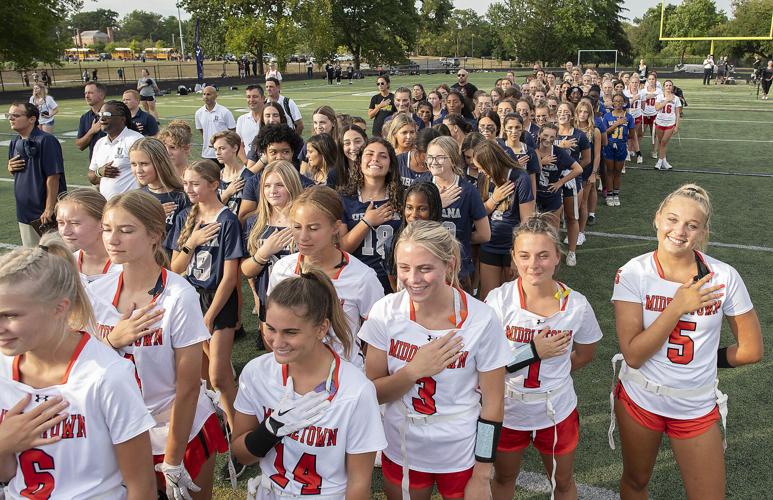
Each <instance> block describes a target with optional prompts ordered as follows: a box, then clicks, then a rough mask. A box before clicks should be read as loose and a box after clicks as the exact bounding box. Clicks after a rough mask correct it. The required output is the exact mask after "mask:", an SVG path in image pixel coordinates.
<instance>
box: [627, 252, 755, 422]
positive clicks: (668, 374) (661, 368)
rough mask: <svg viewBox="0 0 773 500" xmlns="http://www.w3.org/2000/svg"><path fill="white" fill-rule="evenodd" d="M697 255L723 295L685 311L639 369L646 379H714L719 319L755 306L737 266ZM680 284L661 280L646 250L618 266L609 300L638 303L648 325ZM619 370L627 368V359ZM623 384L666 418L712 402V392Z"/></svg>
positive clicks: (696, 411)
mask: <svg viewBox="0 0 773 500" xmlns="http://www.w3.org/2000/svg"><path fill="white" fill-rule="evenodd" d="M696 256H697V258H699V259H700V260H701V261H702V262H703V263H704V264H705V265H706V267H707V268H708V270H709V272H713V273H714V276H713V277H712V278H711V279H710V280H709V282H708V284H707V286H713V285H720V284H724V285H725V289H724V290H723V292H724V293H725V295H724V297H722V298H720V299H719V300H718V301H717V304H716V305H709V306H706V307H703V308H701V309H698V310H697V311H695V312H694V313H687V314H684V315H683V316H682V317H681V318H680V320H679V322H678V323H677V324H676V326H675V327H674V330H673V332H672V333H671V335H670V337H669V338H668V339H667V340H666V341H665V342H664V343H663V345H662V346H661V347H660V350H658V352H656V353H655V354H654V355H653V356H652V357H651V358H650V359H648V360H647V361H646V362H644V364H643V365H642V366H641V368H639V372H640V373H641V374H642V375H644V376H645V377H646V378H647V379H648V380H651V381H652V382H655V383H657V384H661V385H664V386H667V387H672V388H675V389H695V388H697V387H703V386H707V385H713V384H714V380H715V379H716V377H717V348H719V334H720V330H721V329H722V318H723V317H724V315H727V316H738V315H741V314H743V313H745V312H748V311H750V310H751V309H752V308H753V305H752V302H751V299H750V298H749V292H748V291H747V290H746V286H745V285H744V283H743V280H742V279H741V277H740V276H739V275H738V272H737V271H736V270H735V269H733V268H732V267H731V266H729V265H728V264H725V263H723V262H720V261H718V260H717V259H714V258H712V257H709V256H708V255H705V254H703V253H700V252H696ZM681 285H682V284H681V283H676V282H673V281H668V280H666V279H665V277H664V275H663V269H662V268H661V267H660V263H659V262H658V254H657V252H650V253H646V254H644V255H640V256H639V257H636V258H634V259H631V260H630V261H628V262H627V263H626V264H625V265H624V266H623V267H622V268H620V269H619V270H618V271H617V276H616V277H615V287H614V292H613V293H612V301H613V302H614V301H621V302H635V303H637V304H641V307H642V319H643V325H642V326H643V328H644V329H646V328H648V327H649V326H650V325H651V324H652V323H653V322H654V321H655V320H656V319H657V318H658V316H660V313H661V312H663V310H665V308H666V306H668V304H669V303H670V302H671V300H673V297H674V295H675V294H676V291H677V289H678V288H679V287H680V286H681ZM622 369H623V370H625V369H627V365H626V364H625V361H624V362H623V368H622ZM623 385H624V386H625V390H626V392H627V393H628V395H629V396H630V397H631V399H632V400H633V401H634V402H635V403H636V404H637V405H639V406H641V407H642V408H644V409H645V410H649V411H651V412H653V413H656V414H658V415H662V416H665V417H671V418H678V419H690V418H698V417H701V416H703V415H705V414H707V413H708V412H710V411H711V410H712V409H713V408H714V405H715V404H716V398H715V395H714V394H713V393H707V394H706V395H703V396H697V397H690V398H674V397H665V396H658V395H656V394H653V393H651V392H647V391H646V390H644V388H642V387H641V386H640V385H638V384H635V383H625V382H623Z"/></svg>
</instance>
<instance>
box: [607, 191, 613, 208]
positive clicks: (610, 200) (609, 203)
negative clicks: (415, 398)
mask: <svg viewBox="0 0 773 500" xmlns="http://www.w3.org/2000/svg"><path fill="white" fill-rule="evenodd" d="M607 206H608V207H614V206H615V197H614V196H612V195H611V194H608V195H607Z"/></svg>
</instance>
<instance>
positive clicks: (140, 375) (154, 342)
mask: <svg viewBox="0 0 773 500" xmlns="http://www.w3.org/2000/svg"><path fill="white" fill-rule="evenodd" d="M161 286H162V290H161V292H160V293H159V294H158V295H156V296H155V297H154V298H153V301H154V302H155V304H156V305H157V306H158V307H160V308H163V309H164V311H165V312H164V315H163V317H162V318H161V320H160V321H159V322H158V323H157V324H156V325H154V327H153V330H152V331H151V333H149V334H147V335H145V336H144V337H142V338H141V339H138V340H137V341H136V342H134V344H131V345H128V346H126V347H122V348H120V349H118V354H119V355H121V356H123V357H124V358H126V359H128V360H130V361H132V362H133V363H134V367H135V374H134V376H133V377H132V380H135V381H136V383H137V385H138V386H139V388H140V391H141V393H142V399H143V400H144V401H145V406H146V407H147V409H148V411H149V412H150V413H151V415H153V418H154V419H155V421H156V426H155V427H154V428H153V429H151V431H150V442H151V445H152V447H153V454H154V455H162V454H163V453H164V448H165V447H166V441H167V435H168V433H169V421H170V419H171V416H172V415H171V413H172V407H173V406H174V401H175V395H176V381H177V376H176V371H175V366H176V364H175V349H180V348H183V347H187V346H190V345H193V344H197V343H199V342H203V341H205V340H209V338H210V334H209V331H207V327H206V326H205V325H204V318H203V316H202V314H201V307H200V306H199V295H198V293H196V290H195V289H194V288H193V286H191V285H190V284H189V283H188V282H187V281H186V280H185V279H184V278H182V277H181V276H179V275H177V274H175V273H173V272H171V271H167V270H166V269H162V271H161ZM122 287H123V273H120V274H111V275H108V276H106V277H104V278H102V279H99V280H97V281H95V282H93V283H91V284H90V285H89V286H88V288H87V289H86V291H87V293H88V294H89V298H90V299H91V303H92V305H93V307H94V316H95V318H96V322H97V334H98V335H99V336H101V337H104V336H105V335H107V334H108V333H110V331H111V330H112V329H113V328H114V327H115V325H116V324H117V323H118V322H119V321H120V320H121V312H119V311H118V309H116V305H117V304H118V299H119V297H120V294H121V288H122ZM212 413H214V409H213V407H212V403H211V402H210V400H209V398H207V396H206V395H205V394H204V392H203V390H200V391H199V399H198V403H197V404H196V413H195V416H194V418H193V425H192V426H191V430H190V434H189V436H188V441H190V440H191V439H193V438H194V437H195V436H196V434H198V433H199V431H200V430H201V428H202V427H203V425H204V422H205V421H206V420H207V418H209V416H210V415H212Z"/></svg>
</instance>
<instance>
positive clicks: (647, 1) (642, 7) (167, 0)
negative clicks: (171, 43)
mask: <svg viewBox="0 0 773 500" xmlns="http://www.w3.org/2000/svg"><path fill="white" fill-rule="evenodd" d="M714 1H715V3H716V4H717V7H718V8H719V9H721V10H724V11H725V13H727V14H728V15H729V14H730V0H714ZM667 2H668V3H674V4H678V3H681V1H680V0H670V1H668V0H667ZM492 3H494V0H454V5H455V6H456V7H457V8H459V9H474V10H475V11H477V12H478V13H480V14H485V13H486V10H487V9H488V6H489V5H491V4H492ZM622 3H623V6H624V7H625V8H627V9H628V12H625V13H624V16H625V17H627V18H628V19H633V18H635V17H639V16H641V15H642V14H643V13H644V12H645V11H646V10H647V9H648V8H650V7H654V6H656V5H660V3H661V2H660V0H623V2H622ZM175 5H176V2H175V1H174V0H132V1H131V2H127V1H126V0H84V2H83V10H96V9H99V8H102V9H112V10H114V11H116V12H118V14H119V15H121V16H123V15H124V14H126V13H128V12H130V11H132V10H147V11H150V12H158V13H159V14H161V15H164V16H176V15H177V8H176V7H175ZM182 14H183V18H184V19H185V18H187V17H189V16H187V15H186V13H185V12H183V13H182Z"/></svg>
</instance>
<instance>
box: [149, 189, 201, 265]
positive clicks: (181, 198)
mask: <svg viewBox="0 0 773 500" xmlns="http://www.w3.org/2000/svg"><path fill="white" fill-rule="evenodd" d="M140 189H141V190H142V191H145V192H146V193H150V194H152V195H153V196H155V197H156V199H157V200H158V201H160V202H161V204H162V205H163V204H164V203H174V204H175V205H177V207H175V209H174V210H173V211H172V212H169V215H167V216H166V236H165V237H164V248H166V249H167V250H169V251H170V252H171V251H172V250H174V241H173V240H172V236H173V235H172V233H174V220H175V218H176V217H177V214H179V213H180V212H182V211H183V210H185V208H186V207H187V206H188V205H190V201H188V196H187V195H186V194H185V193H183V192H182V191H169V192H168V193H154V192H153V191H151V190H150V189H149V188H148V186H143V187H141V188H140Z"/></svg>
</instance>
